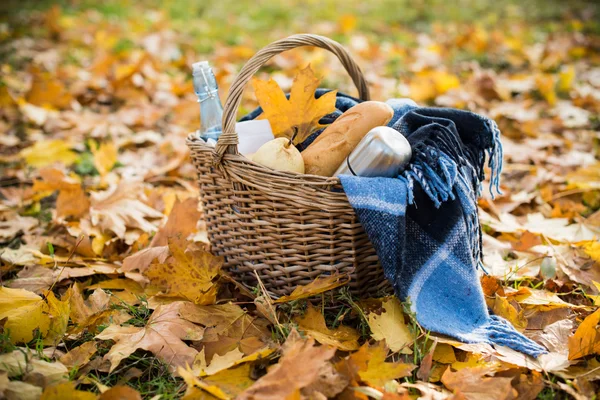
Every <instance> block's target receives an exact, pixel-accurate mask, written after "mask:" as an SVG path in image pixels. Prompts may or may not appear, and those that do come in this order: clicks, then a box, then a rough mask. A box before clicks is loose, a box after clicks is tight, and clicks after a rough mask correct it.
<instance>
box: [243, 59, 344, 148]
mask: <svg viewBox="0 0 600 400" xmlns="http://www.w3.org/2000/svg"><path fill="white" fill-rule="evenodd" d="M319 82H320V80H319V79H318V78H317V77H315V75H314V72H313V71H312V69H311V68H310V65H309V66H308V67H306V68H304V69H303V70H301V71H300V72H299V73H298V75H296V77H295V78H294V83H293V84H292V90H291V93H290V99H289V101H288V100H287V99H286V97H285V94H284V93H283V91H282V90H281V88H280V87H279V85H278V84H277V82H275V81H274V80H273V79H270V80H269V81H262V80H260V79H254V80H253V81H252V86H253V87H254V91H255V94H256V99H257V100H258V103H259V104H260V106H261V107H262V109H263V113H262V114H261V115H260V117H259V119H265V118H266V119H268V120H269V122H270V123H271V128H272V130H273V134H274V135H275V137H282V136H285V137H287V138H292V136H294V133H295V131H297V135H296V137H295V139H294V143H296V144H297V143H302V142H303V141H304V140H305V139H306V138H307V137H308V136H310V134H311V133H313V132H314V131H315V130H316V129H319V128H321V127H322V125H320V124H319V120H320V119H321V118H322V117H323V116H325V115H327V114H329V113H331V112H333V111H334V110H335V101H336V93H337V91H335V90H334V91H331V92H328V93H326V94H324V95H323V96H321V97H320V98H319V99H315V90H316V89H317V88H318V87H319Z"/></svg>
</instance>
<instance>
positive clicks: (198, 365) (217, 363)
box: [193, 347, 275, 376]
mask: <svg viewBox="0 0 600 400" xmlns="http://www.w3.org/2000/svg"><path fill="white" fill-rule="evenodd" d="M274 351H275V350H274V349H271V348H269V347H265V348H263V349H260V350H258V351H256V352H254V353H252V354H250V355H247V356H244V353H242V352H241V351H240V350H239V349H238V348H237V347H236V348H234V349H233V350H231V351H229V352H227V353H225V354H223V355H222V356H221V355H219V354H215V355H214V356H213V357H212V359H211V360H210V365H207V363H206V356H205V355H204V349H202V351H200V353H198V355H196V359H195V360H194V365H193V372H194V373H195V375H197V376H210V375H215V374H216V373H218V372H221V371H223V370H226V369H228V368H231V367H233V366H235V365H240V364H244V363H247V362H250V361H256V360H258V359H263V358H265V357H267V356H268V355H269V354H271V353H273V352H274Z"/></svg>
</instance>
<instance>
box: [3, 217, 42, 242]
mask: <svg viewBox="0 0 600 400" xmlns="http://www.w3.org/2000/svg"><path fill="white" fill-rule="evenodd" d="M39 223H40V221H39V220H38V219H37V218H32V217H22V216H20V215H15V216H13V217H11V218H10V219H8V220H6V221H0V240H1V241H2V242H9V241H11V240H12V239H13V238H14V237H15V236H16V235H18V234H19V233H21V232H22V233H29V231H30V230H32V229H33V228H35V227H36V226H38V225H39Z"/></svg>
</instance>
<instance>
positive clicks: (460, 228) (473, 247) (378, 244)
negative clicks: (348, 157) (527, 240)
mask: <svg viewBox="0 0 600 400" xmlns="http://www.w3.org/2000/svg"><path fill="white" fill-rule="evenodd" d="M389 104H390V105H392V107H393V108H394V109H395V110H396V115H395V120H393V121H392V122H391V126H392V127H393V128H394V129H396V130H398V131H399V134H400V133H401V134H403V135H404V136H405V137H406V138H407V139H408V141H409V143H410V144H411V147H412V149H413V158H412V159H411V163H410V164H409V165H408V167H407V169H406V170H405V171H404V172H403V173H402V174H401V175H400V176H399V177H397V178H362V177H356V176H348V175H345V176H340V179H341V182H342V186H343V187H344V191H345V192H346V194H347V196H348V200H349V201H350V204H351V205H352V207H353V208H354V210H355V212H356V214H357V215H358V218H359V220H360V222H361V224H362V225H363V227H364V229H365V231H366V232H367V235H368V236H369V239H370V240H371V242H372V243H373V246H374V247H375V250H376V252H377V255H378V256H379V260H380V262H381V265H382V267H383V270H384V273H385V276H386V278H387V279H388V280H389V281H390V282H391V283H392V284H393V286H394V290H395V292H396V294H397V295H398V296H399V297H400V298H402V299H408V301H409V302H410V306H411V309H412V311H413V312H414V313H415V315H416V318H417V321H418V322H419V323H420V324H421V325H422V326H423V327H424V328H426V329H428V330H431V331H434V332H439V333H442V334H446V335H448V336H451V337H453V338H456V339H459V340H461V341H463V342H467V343H489V344H492V345H494V344H495V345H502V346H508V347H510V348H512V349H514V350H517V351H520V352H522V353H525V354H528V355H531V356H534V357H537V356H538V355H540V354H542V353H545V352H546V350H545V349H544V348H543V347H542V346H540V345H538V344H537V343H535V342H534V341H532V340H530V339H528V338H527V337H525V336H524V335H522V334H521V333H519V332H518V331H516V330H515V329H514V327H513V326H512V325H510V323H509V322H508V321H506V320H505V319H503V318H501V317H498V316H495V315H490V314H489V312H488V309H487V307H486V304H485V299H484V296H483V291H482V289H481V285H480V283H479V277H478V274H477V266H478V265H479V263H480V254H481V231H480V227H479V220H478V214H477V196H478V194H479V193H480V187H481V180H482V179H483V177H484V161H485V156H486V152H487V153H488V155H489V166H490V168H491V171H492V176H491V187H490V190H492V191H493V190H496V191H498V186H499V175H500V171H501V169H502V145H501V143H500V132H499V130H498V128H497V126H496V124H495V122H494V121H492V120H489V119H487V118H484V117H481V116H479V115H477V114H474V113H471V112H468V111H460V110H453V109H437V108H419V107H417V106H416V104H414V103H412V105H411V104H410V103H406V102H399V101H390V102H389Z"/></svg>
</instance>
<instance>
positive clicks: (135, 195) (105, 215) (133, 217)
mask: <svg viewBox="0 0 600 400" xmlns="http://www.w3.org/2000/svg"><path fill="white" fill-rule="evenodd" d="M90 198H91V208H90V216H91V219H92V224H93V225H94V226H99V227H100V228H101V229H104V230H108V231H112V232H114V233H115V234H116V235H117V237H119V238H121V239H124V238H125V232H126V231H127V228H128V227H129V228H138V229H141V230H142V231H143V232H153V231H156V230H157V227H156V226H155V225H154V224H153V223H150V222H149V221H148V219H157V218H163V214H162V213H160V212H158V211H156V210H155V209H154V208H152V207H150V206H148V205H146V204H144V203H143V202H142V200H144V199H145V198H146V196H145V195H144V192H143V186H142V183H141V182H138V181H133V182H127V181H122V182H121V183H119V184H118V185H115V186H113V187H112V188H110V189H108V190H106V191H104V192H91V194H90Z"/></svg>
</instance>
